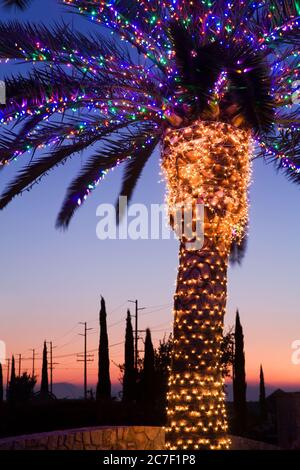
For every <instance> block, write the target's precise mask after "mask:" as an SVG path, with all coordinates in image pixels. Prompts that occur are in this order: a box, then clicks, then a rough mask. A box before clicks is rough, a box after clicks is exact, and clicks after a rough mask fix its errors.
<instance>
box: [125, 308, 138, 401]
mask: <svg viewBox="0 0 300 470" xmlns="http://www.w3.org/2000/svg"><path fill="white" fill-rule="evenodd" d="M135 398H136V371H135V368H134V340H133V329H132V323H131V315H130V311H129V310H127V318H126V332H125V363H124V376H123V401H133V400H134V399H135Z"/></svg>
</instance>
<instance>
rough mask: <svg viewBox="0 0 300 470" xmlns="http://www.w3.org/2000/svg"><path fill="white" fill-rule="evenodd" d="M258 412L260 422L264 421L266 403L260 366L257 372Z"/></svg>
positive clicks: (262, 372) (263, 379) (262, 373)
mask: <svg viewBox="0 0 300 470" xmlns="http://www.w3.org/2000/svg"><path fill="white" fill-rule="evenodd" d="M259 410H260V418H261V421H264V420H265V419H266V417H267V402H266V389H265V378H264V371H263V368H262V365H261V366H260V372H259Z"/></svg>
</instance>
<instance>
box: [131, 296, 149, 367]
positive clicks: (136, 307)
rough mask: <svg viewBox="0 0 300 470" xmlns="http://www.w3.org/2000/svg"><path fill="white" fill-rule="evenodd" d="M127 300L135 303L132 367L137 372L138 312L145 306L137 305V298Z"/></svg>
mask: <svg viewBox="0 0 300 470" xmlns="http://www.w3.org/2000/svg"><path fill="white" fill-rule="evenodd" d="M128 302H131V303H132V304H135V315H134V318H135V329H134V368H135V370H136V372H137V370H138V356H139V350H138V341H139V329H138V313H139V311H140V310H145V308H147V307H139V306H138V300H128Z"/></svg>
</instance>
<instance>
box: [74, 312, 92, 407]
mask: <svg viewBox="0 0 300 470" xmlns="http://www.w3.org/2000/svg"><path fill="white" fill-rule="evenodd" d="M79 324H80V325H84V333H83V334H82V333H79V335H80V336H83V337H84V353H83V359H82V354H78V358H80V359H77V361H78V362H83V363H84V367H83V388H84V399H85V400H86V399H87V363H88V362H91V361H93V360H94V359H93V357H92V356H91V355H90V354H89V355H88V354H87V332H88V331H90V330H92V329H93V328H88V327H87V322H86V321H85V322H79Z"/></svg>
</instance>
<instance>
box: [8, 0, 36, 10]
mask: <svg viewBox="0 0 300 470" xmlns="http://www.w3.org/2000/svg"><path fill="white" fill-rule="evenodd" d="M31 3H32V0H2V4H3V6H4V7H5V8H12V7H16V8H18V9H19V10H26V8H28V7H29V5H30V4H31Z"/></svg>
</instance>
